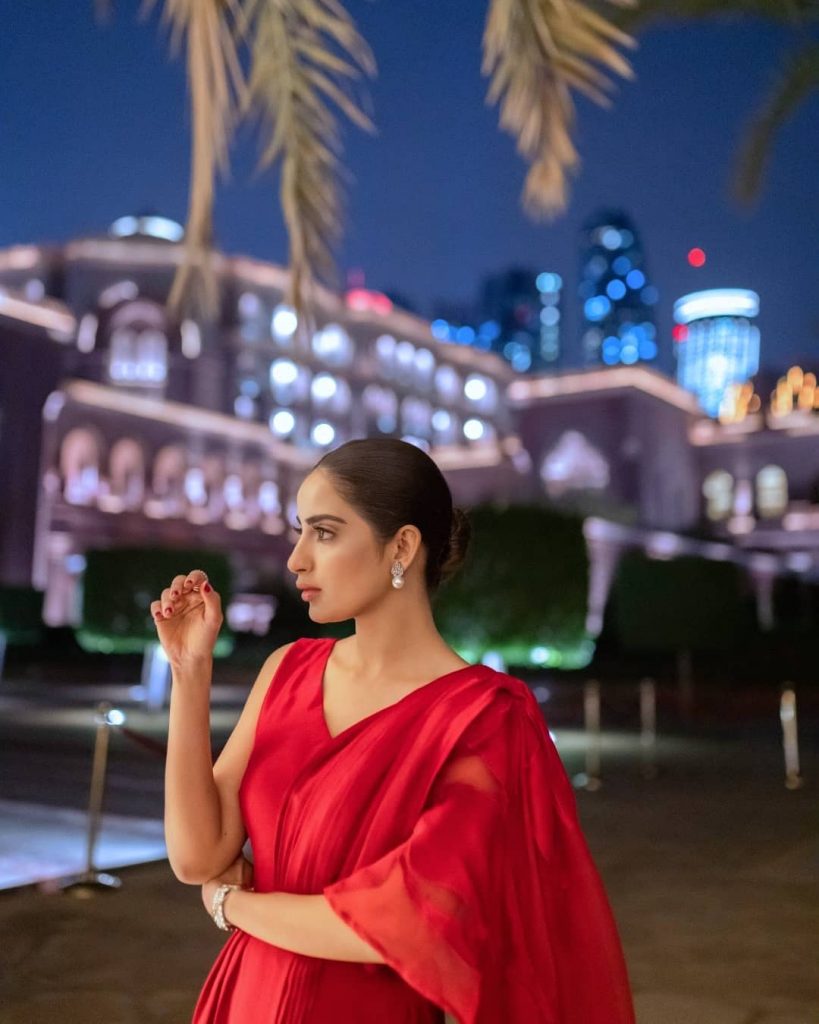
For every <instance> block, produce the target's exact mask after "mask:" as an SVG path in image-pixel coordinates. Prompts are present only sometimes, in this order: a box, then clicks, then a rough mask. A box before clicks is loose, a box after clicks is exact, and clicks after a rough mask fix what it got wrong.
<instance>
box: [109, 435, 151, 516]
mask: <svg viewBox="0 0 819 1024" xmlns="http://www.w3.org/2000/svg"><path fill="white" fill-rule="evenodd" d="M144 497H145V459H144V457H143V454H142V446H141V445H140V444H139V442H138V441H135V440H134V439H133V438H131V437H123V438H121V439H120V440H119V441H117V442H116V444H115V445H114V446H113V448H112V449H111V454H110V455H109V457H108V494H107V495H106V496H105V500H104V501H103V500H102V498H101V499H100V506H101V507H102V508H106V509H107V510H108V511H111V512H119V511H120V510H121V509H129V510H134V509H138V508H141V506H142V502H143V499H144Z"/></svg>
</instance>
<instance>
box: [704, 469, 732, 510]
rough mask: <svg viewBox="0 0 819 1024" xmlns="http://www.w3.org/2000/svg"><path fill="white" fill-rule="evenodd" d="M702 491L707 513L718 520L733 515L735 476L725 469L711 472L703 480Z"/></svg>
mask: <svg viewBox="0 0 819 1024" xmlns="http://www.w3.org/2000/svg"><path fill="white" fill-rule="evenodd" d="M702 493H703V497H704V498H705V502H706V506H705V514H706V515H707V516H708V518H709V519H711V520H713V521H714V522H718V521H719V520H721V519H727V518H728V516H730V515H731V509H732V506H733V503H734V478H733V477H732V476H731V474H730V473H729V472H728V471H727V470H724V469H716V470H714V472H713V473H709V474H708V476H707V477H706V478H705V480H704V481H703V485H702Z"/></svg>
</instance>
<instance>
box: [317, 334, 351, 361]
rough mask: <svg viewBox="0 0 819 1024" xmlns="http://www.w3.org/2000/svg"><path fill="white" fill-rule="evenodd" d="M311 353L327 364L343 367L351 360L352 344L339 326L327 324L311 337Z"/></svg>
mask: <svg viewBox="0 0 819 1024" xmlns="http://www.w3.org/2000/svg"><path fill="white" fill-rule="evenodd" d="M313 351H314V352H315V354H316V355H317V356H318V357H319V359H323V360H324V361H325V362H327V363H332V364H333V365H334V366H344V365H347V364H348V363H351V362H352V360H353V342H352V339H351V338H350V335H349V334H348V333H347V332H346V331H345V330H344V328H343V327H341V326H339V324H327V326H326V327H324V328H322V330H320V331H317V332H316V333H315V334H314V335H313Z"/></svg>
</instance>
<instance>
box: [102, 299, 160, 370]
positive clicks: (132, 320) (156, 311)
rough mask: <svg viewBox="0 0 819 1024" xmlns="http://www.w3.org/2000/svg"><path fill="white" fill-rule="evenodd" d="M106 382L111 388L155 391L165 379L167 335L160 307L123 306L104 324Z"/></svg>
mask: <svg viewBox="0 0 819 1024" xmlns="http://www.w3.org/2000/svg"><path fill="white" fill-rule="evenodd" d="M108 330H109V340H108V378H109V380H110V381H111V383H113V384H122V385H126V386H131V387H144V388H152V389H153V388H158V387H160V388H161V387H162V386H163V385H164V384H165V381H166V380H167V377H168V334H167V323H166V318H165V313H164V311H163V310H162V308H161V306H158V305H157V304H156V303H154V302H149V301H148V300H146V299H136V300H134V301H133V302H126V303H125V304H124V305H122V306H120V308H119V309H117V310H115V311H114V312H113V313H112V314H111V319H110V321H109V324H108Z"/></svg>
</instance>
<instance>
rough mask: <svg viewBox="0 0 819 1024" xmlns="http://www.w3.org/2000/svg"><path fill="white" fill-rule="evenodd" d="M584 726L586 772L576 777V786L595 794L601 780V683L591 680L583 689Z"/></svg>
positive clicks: (600, 784)
mask: <svg viewBox="0 0 819 1024" xmlns="http://www.w3.org/2000/svg"><path fill="white" fill-rule="evenodd" d="M583 724H584V727H585V732H586V770H585V772H580V773H579V774H578V775H575V777H574V780H573V782H574V785H575V786H578V787H580V788H582V789H586V790H588V791H589V792H592V793H593V792H595V791H596V790H598V789H600V787H601V786H602V785H603V783H602V781H601V779H600V683H599V682H598V681H597V680H596V679H590V680H589V681H588V682H587V683H586V685H585V686H584V687H583Z"/></svg>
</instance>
